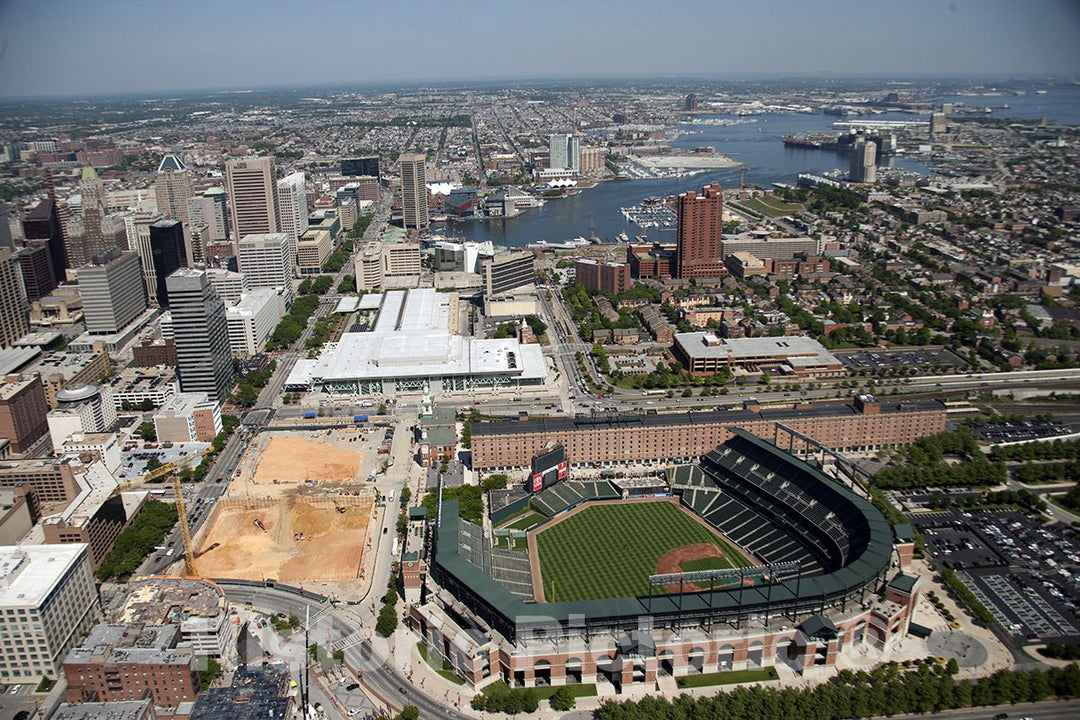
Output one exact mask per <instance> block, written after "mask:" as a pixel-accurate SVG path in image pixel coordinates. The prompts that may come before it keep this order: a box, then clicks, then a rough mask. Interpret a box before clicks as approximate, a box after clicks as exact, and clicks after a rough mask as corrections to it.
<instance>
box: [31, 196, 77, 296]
mask: <svg viewBox="0 0 1080 720" xmlns="http://www.w3.org/2000/svg"><path fill="white" fill-rule="evenodd" d="M22 225H23V237H24V238H26V239H27V240H40V241H43V242H45V243H47V244H48V248H49V258H50V259H51V260H52V267H53V274H54V275H55V276H56V278H57V281H63V280H64V278H65V274H64V271H66V270H67V269H68V268H69V267H71V265H70V263H69V262H68V256H67V246H66V245H65V244H64V234H63V231H62V230H61V228H60V216H59V213H57V211H56V201H55V200H52V199H48V200H42V201H41V202H39V203H38V204H37V205H35V206H34V209H33V210H31V211H30V214H29V215H28V216H26V218H24V219H23V223H22Z"/></svg>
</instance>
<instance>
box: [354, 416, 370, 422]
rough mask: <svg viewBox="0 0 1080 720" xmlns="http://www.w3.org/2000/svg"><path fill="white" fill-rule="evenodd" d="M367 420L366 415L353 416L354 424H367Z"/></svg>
mask: <svg viewBox="0 0 1080 720" xmlns="http://www.w3.org/2000/svg"><path fill="white" fill-rule="evenodd" d="M367 419H368V418H367V415H353V422H354V423H364V422H367Z"/></svg>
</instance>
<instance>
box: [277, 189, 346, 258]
mask: <svg viewBox="0 0 1080 720" xmlns="http://www.w3.org/2000/svg"><path fill="white" fill-rule="evenodd" d="M277 192H278V213H279V216H280V221H281V232H283V233H285V235H286V236H288V238H289V257H290V264H291V265H290V267H295V266H296V241H297V240H299V239H300V236H301V235H303V234H304V233H305V232H307V229H308V205H307V182H306V180H305V178H304V172H303V171H302V170H301V171H299V172H294V173H293V174H292V175H289V176H288V177H284V178H282V179H280V180H278V182H277ZM345 229H346V228H345V227H342V230H345Z"/></svg>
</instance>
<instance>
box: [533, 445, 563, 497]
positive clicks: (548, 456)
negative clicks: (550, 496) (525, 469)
mask: <svg viewBox="0 0 1080 720" xmlns="http://www.w3.org/2000/svg"><path fill="white" fill-rule="evenodd" d="M569 474H570V463H569V462H568V461H567V459H566V448H564V447H563V446H562V445H556V446H554V447H553V448H549V449H546V450H543V451H542V452H541V453H540V454H538V455H537V456H536V457H534V458H533V459H532V466H531V470H530V472H529V478H528V480H527V481H526V483H525V490H526V491H527V492H530V493H537V492H540V491H541V490H543V489H544V488H547V487H551V486H552V485H554V484H555V483H557V482H559V481H560V480H565V479H566V478H567V476H569Z"/></svg>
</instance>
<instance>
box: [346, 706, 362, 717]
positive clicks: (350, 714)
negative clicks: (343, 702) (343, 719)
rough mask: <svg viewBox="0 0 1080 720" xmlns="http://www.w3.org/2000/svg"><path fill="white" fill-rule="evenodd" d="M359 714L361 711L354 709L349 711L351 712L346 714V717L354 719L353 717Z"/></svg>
mask: <svg viewBox="0 0 1080 720" xmlns="http://www.w3.org/2000/svg"><path fill="white" fill-rule="evenodd" d="M359 712H360V711H359V710H357V709H356V708H352V709H350V710H349V711H348V712H347V713H346V715H348V716H349V717H352V716H353V715H356V714H358V713H359Z"/></svg>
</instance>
